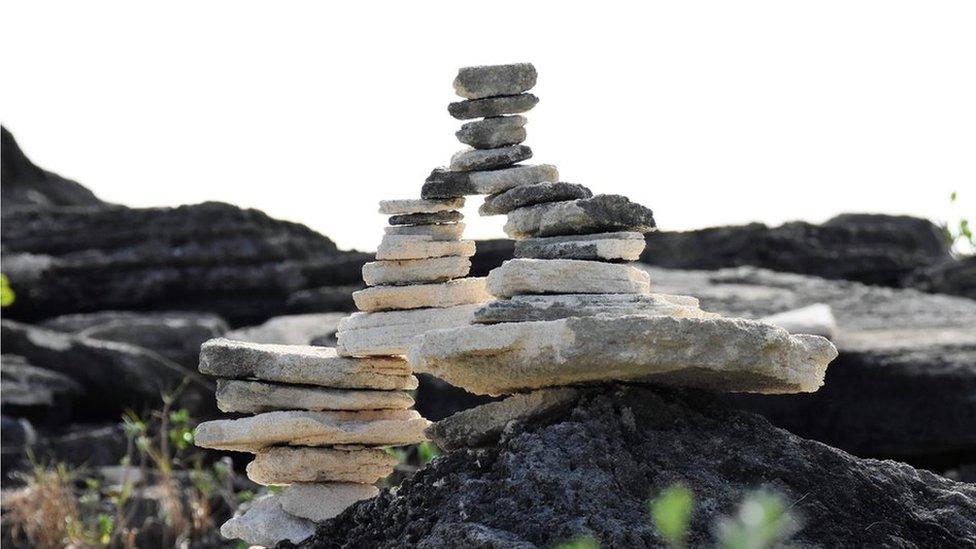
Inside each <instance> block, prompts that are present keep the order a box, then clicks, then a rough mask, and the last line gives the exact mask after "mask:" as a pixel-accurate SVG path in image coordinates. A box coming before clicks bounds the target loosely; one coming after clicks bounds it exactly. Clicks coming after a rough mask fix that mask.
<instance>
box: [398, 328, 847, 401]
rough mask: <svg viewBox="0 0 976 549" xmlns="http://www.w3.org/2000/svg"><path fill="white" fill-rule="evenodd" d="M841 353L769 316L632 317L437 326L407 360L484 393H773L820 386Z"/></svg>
mask: <svg viewBox="0 0 976 549" xmlns="http://www.w3.org/2000/svg"><path fill="white" fill-rule="evenodd" d="M836 356H837V349H836V348H834V346H833V345H832V344H831V343H830V342H829V341H828V340H826V339H824V338H822V337H819V336H808V335H797V336H791V335H790V334H789V333H787V332H786V330H783V329H782V328H777V327H775V326H771V325H769V324H766V323H763V322H757V321H753V320H744V319H730V318H708V319H699V318H673V317H669V316H636V315H634V316H623V317H610V316H593V317H583V318H567V319H562V320H553V321H548V322H520V323H503V324H492V325H483V324H481V325H472V326H465V327H461V328H454V329H449V330H437V331H434V332H428V333H427V334H424V336H422V337H420V338H418V339H417V342H416V344H415V345H414V347H413V348H412V349H411V352H410V363H411V364H412V365H413V366H414V368H415V369H416V370H417V371H418V372H423V373H428V374H431V375H434V376H436V377H439V378H441V379H443V380H444V381H447V382H448V383H450V384H452V385H456V386H458V387H462V388H464V389H466V390H468V391H470V392H473V393H479V394H491V395H499V394H505V393H512V392H516V391H525V390H529V389H537V388H542V387H551V386H560V385H571V384H577V383H587V382H599V381H608V380H644V381H649V382H654V383H660V384H666V385H676V386H684V387H696V388H700V389H707V390H712V391H719V392H752V393H770V394H776V393H798V392H813V391H816V390H817V389H818V388H819V387H820V386H821V385H822V384H823V377H824V373H825V372H826V369H827V364H828V363H829V362H830V361H831V360H833V359H834V358H835V357H836Z"/></svg>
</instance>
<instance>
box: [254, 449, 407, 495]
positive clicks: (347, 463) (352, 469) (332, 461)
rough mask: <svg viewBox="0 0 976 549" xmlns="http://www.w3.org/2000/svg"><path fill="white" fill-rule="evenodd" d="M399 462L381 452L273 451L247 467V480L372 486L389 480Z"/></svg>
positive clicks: (268, 450)
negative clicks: (349, 483)
mask: <svg viewBox="0 0 976 549" xmlns="http://www.w3.org/2000/svg"><path fill="white" fill-rule="evenodd" d="M396 464H397V458H396V456H393V455H391V454H389V453H387V452H386V451H385V450H383V449H380V448H361V449H355V450H347V449H340V448H302V447H294V448H287V447H273V448H267V449H264V450H261V451H259V452H258V453H257V455H256V456H255V457H254V460H253V461H251V463H248V464H247V478H249V479H251V480H252V481H254V482H256V483H258V484H262V485H265V486H270V485H281V484H294V483H296V482H362V483H373V482H376V481H378V480H380V479H381V478H386V477H388V476H389V475H390V474H391V473H393V469H394V467H396Z"/></svg>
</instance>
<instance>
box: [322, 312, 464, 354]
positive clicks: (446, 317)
mask: <svg viewBox="0 0 976 549" xmlns="http://www.w3.org/2000/svg"><path fill="white" fill-rule="evenodd" d="M480 307H481V305H480V304H469V305H457V306H454V307H443V308H428V309H412V310H408V311H384V312H375V313H353V314H352V315H350V316H348V317H346V318H344V319H343V320H342V321H340V322H339V333H338V338H339V344H338V346H337V347H336V350H337V352H338V353H340V354H345V355H350V356H377V355H378V356H385V355H403V354H406V353H407V350H408V349H409V348H410V344H411V343H412V342H413V339H414V338H415V337H417V336H418V335H420V334H423V333H425V332H428V331H430V330H439V329H442V328H453V327H455V326H463V325H465V324H468V323H470V322H471V320H472V319H473V318H474V313H475V311H477V310H478V309H479V308H480Z"/></svg>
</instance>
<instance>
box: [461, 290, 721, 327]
mask: <svg viewBox="0 0 976 549" xmlns="http://www.w3.org/2000/svg"><path fill="white" fill-rule="evenodd" d="M601 314H610V315H614V316H625V315H666V316H674V317H688V318H712V317H714V316H716V315H714V314H713V313H706V312H704V311H702V310H701V309H699V308H698V300H697V299H695V298H693V297H689V296H677V295H667V294H558V295H517V296H514V297H512V298H511V299H505V300H500V301H493V302H491V303H488V304H487V305H485V306H483V307H482V308H480V309H478V311H477V312H475V315H474V322H476V323H480V324H495V323H498V322H536V321H540V320H559V319H561V318H569V317H574V316H596V315H601Z"/></svg>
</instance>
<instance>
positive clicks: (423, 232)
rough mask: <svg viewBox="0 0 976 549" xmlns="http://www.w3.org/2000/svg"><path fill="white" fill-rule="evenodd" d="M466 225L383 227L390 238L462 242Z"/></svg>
mask: <svg viewBox="0 0 976 549" xmlns="http://www.w3.org/2000/svg"><path fill="white" fill-rule="evenodd" d="M464 227H465V225H464V223H443V224H440V225H392V226H389V227H383V232H384V233H386V234H387V235H388V236H423V237H427V238H429V239H430V240H460V239H461V235H462V234H464Z"/></svg>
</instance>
